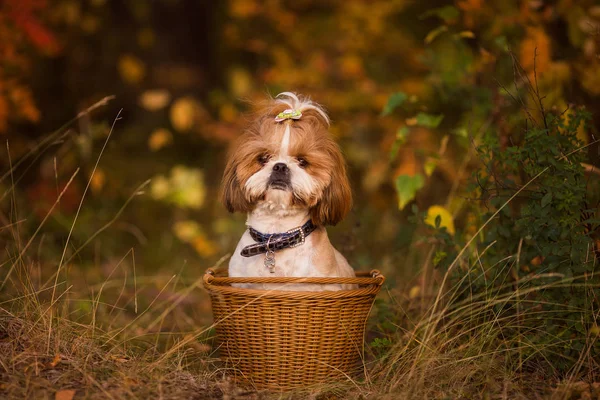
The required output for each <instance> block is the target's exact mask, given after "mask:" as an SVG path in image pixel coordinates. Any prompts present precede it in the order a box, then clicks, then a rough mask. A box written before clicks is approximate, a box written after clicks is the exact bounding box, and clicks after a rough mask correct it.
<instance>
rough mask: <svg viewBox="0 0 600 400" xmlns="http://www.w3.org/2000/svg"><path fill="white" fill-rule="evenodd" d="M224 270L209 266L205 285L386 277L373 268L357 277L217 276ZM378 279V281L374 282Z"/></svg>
mask: <svg viewBox="0 0 600 400" xmlns="http://www.w3.org/2000/svg"><path fill="white" fill-rule="evenodd" d="M222 271H223V270H222V269H221V270H215V269H214V268H208V269H207V270H206V272H205V273H204V277H203V278H202V279H203V281H204V284H205V285H210V284H212V283H215V284H226V283H314V284H349V285H372V284H373V283H376V284H377V285H378V286H381V285H383V282H385V277H384V276H383V275H382V274H381V272H379V271H378V270H376V269H373V270H371V271H370V272H369V273H368V274H364V273H362V274H361V273H359V275H363V276H364V275H367V276H370V277H364V278H362V277H356V278H329V277H310V278H309V277H306V278H302V277H284V276H278V277H243V278H242V277H235V278H233V277H231V278H230V277H217V276H216V275H217V274H218V273H220V272H222ZM373 280H376V282H373Z"/></svg>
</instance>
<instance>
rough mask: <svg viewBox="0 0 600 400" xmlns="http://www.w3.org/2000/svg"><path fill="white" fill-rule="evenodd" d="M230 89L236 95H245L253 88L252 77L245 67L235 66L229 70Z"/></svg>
mask: <svg viewBox="0 0 600 400" xmlns="http://www.w3.org/2000/svg"><path fill="white" fill-rule="evenodd" d="M229 90H230V92H231V94H232V95H234V96H235V97H238V98H239V97H245V96H247V95H248V93H250V91H251V90H252V77H251V76H250V73H249V72H248V71H246V70H245V69H243V68H233V69H232V70H231V71H230V72H229Z"/></svg>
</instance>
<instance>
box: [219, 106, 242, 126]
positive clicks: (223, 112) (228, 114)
mask: <svg viewBox="0 0 600 400" xmlns="http://www.w3.org/2000/svg"><path fill="white" fill-rule="evenodd" d="M237 115H238V111H237V109H236V108H235V107H234V105H233V104H231V103H225V104H223V105H222V106H221V108H220V109H219V118H220V119H221V121H224V122H233V121H235V119H236V118H237Z"/></svg>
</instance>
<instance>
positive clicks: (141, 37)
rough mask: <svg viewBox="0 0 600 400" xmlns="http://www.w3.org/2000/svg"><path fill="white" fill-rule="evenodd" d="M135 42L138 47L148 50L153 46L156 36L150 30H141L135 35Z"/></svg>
mask: <svg viewBox="0 0 600 400" xmlns="http://www.w3.org/2000/svg"><path fill="white" fill-rule="evenodd" d="M137 42H138V44H139V45H140V47H143V48H145V49H147V48H150V47H152V46H154V43H155V42H156V35H155V34H154V31H153V30H152V29H150V28H146V29H142V30H141V31H139V32H138V34H137Z"/></svg>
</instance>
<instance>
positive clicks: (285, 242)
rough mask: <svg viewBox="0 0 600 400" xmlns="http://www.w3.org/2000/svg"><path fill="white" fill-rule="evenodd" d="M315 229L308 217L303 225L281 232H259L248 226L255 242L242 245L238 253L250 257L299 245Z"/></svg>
mask: <svg viewBox="0 0 600 400" xmlns="http://www.w3.org/2000/svg"><path fill="white" fill-rule="evenodd" d="M315 229H317V227H316V226H315V225H314V224H313V222H312V221H311V220H310V219H309V220H308V221H306V223H305V224H304V225H302V226H298V227H296V228H294V229H290V230H289V231H287V232H283V233H261V232H259V231H257V230H256V229H254V228H249V229H248V230H249V231H250V236H252V239H254V241H256V242H257V243H256V244H251V245H249V246H246V247H244V248H243V249H242V251H241V253H240V254H241V255H242V256H244V257H252V256H256V255H258V254H266V253H268V252H275V251H279V250H283V249H287V248H290V247H296V246H300V245H301V244H303V243H304V241H305V239H306V237H307V236H308V235H310V234H311V233H312V232H313V231H314V230H315Z"/></svg>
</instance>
